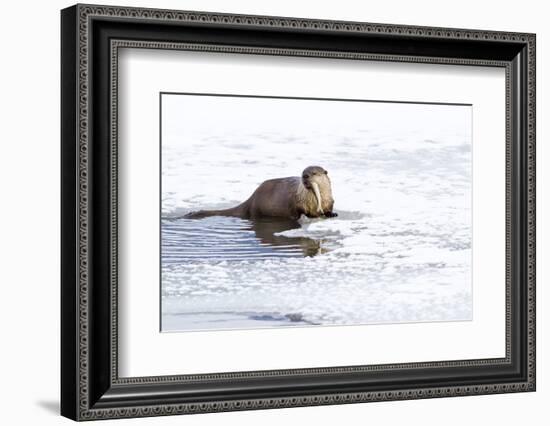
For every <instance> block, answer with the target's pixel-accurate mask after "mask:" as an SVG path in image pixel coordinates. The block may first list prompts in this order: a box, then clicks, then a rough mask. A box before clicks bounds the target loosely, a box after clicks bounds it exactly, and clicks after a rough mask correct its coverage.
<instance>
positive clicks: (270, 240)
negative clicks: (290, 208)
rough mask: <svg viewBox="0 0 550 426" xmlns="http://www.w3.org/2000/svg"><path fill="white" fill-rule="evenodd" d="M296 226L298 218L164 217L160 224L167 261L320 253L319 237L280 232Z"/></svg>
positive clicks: (294, 255)
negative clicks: (288, 234) (292, 219)
mask: <svg viewBox="0 0 550 426" xmlns="http://www.w3.org/2000/svg"><path fill="white" fill-rule="evenodd" d="M297 228H300V224H299V223H298V222H296V221H290V220H284V219H261V220H254V221H251V220H244V219H239V218H235V217H223V216H215V217H209V218H205V219H185V218H173V219H171V218H164V219H163V220H162V225H161V231H162V261H163V263H164V264H178V263H186V262H190V261H192V262H201V261H224V260H225V261H236V260H243V259H248V260H251V259H267V258H274V257H277V258H288V257H304V256H314V255H316V254H318V253H320V251H321V246H320V243H319V241H316V240H313V239H311V238H307V237H287V236H283V235H277V234H278V233H280V232H284V231H288V230H291V229H297Z"/></svg>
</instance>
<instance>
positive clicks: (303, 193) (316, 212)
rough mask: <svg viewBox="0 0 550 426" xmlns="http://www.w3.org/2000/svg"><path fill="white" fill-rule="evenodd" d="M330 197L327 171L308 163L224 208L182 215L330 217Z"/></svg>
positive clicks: (263, 184)
mask: <svg viewBox="0 0 550 426" xmlns="http://www.w3.org/2000/svg"><path fill="white" fill-rule="evenodd" d="M333 205H334V199H333V198H332V188H331V185H330V179H329V177H328V174H327V171H326V170H325V169H323V168H322V167H319V166H309V167H307V168H306V169H304V171H303V172H302V177H301V178H300V177H298V176H292V177H286V178H279V179H270V180H266V181H265V182H263V183H262V184H261V185H260V186H259V187H258V188H257V189H256V190H255V191H254V193H253V194H252V195H251V196H250V198H249V199H248V200H246V201H245V202H243V203H241V204H239V205H238V206H236V207H232V208H230V209H225V210H200V211H198V212H192V213H188V214H187V215H185V217H186V218H188V219H201V218H203V217H208V216H233V217H240V218H242V219H258V218H266V217H271V218H283V219H290V220H297V219H299V218H300V216H301V215H305V216H307V217H310V218H315V217H322V216H324V217H334V216H336V213H334V212H333V211H332V208H333Z"/></svg>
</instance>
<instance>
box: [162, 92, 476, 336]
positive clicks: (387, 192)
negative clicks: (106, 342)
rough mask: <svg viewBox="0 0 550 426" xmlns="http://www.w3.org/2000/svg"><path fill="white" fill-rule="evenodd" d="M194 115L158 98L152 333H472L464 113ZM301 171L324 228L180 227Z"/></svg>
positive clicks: (253, 106)
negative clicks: (339, 329) (318, 184)
mask: <svg viewBox="0 0 550 426" xmlns="http://www.w3.org/2000/svg"><path fill="white" fill-rule="evenodd" d="M207 101H208V99H207V100H204V99H202V100H199V101H197V100H196V99H194V98H193V97H190V96H189V97H186V96H176V95H174V96H165V97H163V121H162V126H163V140H162V141H163V143H162V216H163V218H162V223H161V232H162V292H161V294H162V330H163V331H185V330H211V329H236V328H237V329H238V328H263V327H281V326H296V325H297V326H312V325H351V324H372V323H390V322H391V323H394V322H416V321H457V320H470V319H471V315H472V283H471V276H470V275H471V152H472V151H471V133H470V132H471V122H470V115H471V111H470V108H469V107H462V106H440V105H436V106H433V105H431V106H426V105H407V104H372V103H365V104H362V103H359V104H357V103H355V104H354V105H349V103H347V104H346V103H344V102H340V103H337V102H332V103H330V104H331V105H324V104H328V103H327V102H324V103H323V102H320V101H317V104H316V105H317V106H315V108H317V110H315V108H314V107H313V106H310V107H308V111H310V114H313V116H314V117H316V118H315V119H309V120H310V121H308V119H301V120H298V121H297V119H295V117H296V116H298V115H299V114H297V113H296V111H297V108H298V107H297V106H296V105H303V102H310V103H312V102H313V101H296V100H294V101H287V102H294V104H292V105H291V104H289V103H286V104H285V103H284V102H283V101H278V103H277V104H276V105H275V106H274V104H273V103H270V105H269V108H270V113H269V114H267V113H265V114H263V112H265V111H264V110H263V109H262V108H263V107H262V105H264V104H262V102H273V101H274V100H261V99H260V100H258V99H246V98H245V99H242V100H239V102H240V103H237V104H234V103H230V102H229V101H230V99H222V100H216V101H215V102H214V101H213V100H212V99H210V100H209V102H207ZM254 101H256V102H254ZM260 101H261V102H260ZM213 102H214V103H213ZM224 102H227V105H225V104H224ZM258 102H259V103H258ZM296 102H302V104H295V103H296ZM320 104H321V105H320ZM340 104H342V105H340ZM344 104H346V105H344ZM312 105H313V104H312ZM216 108H217V109H219V111H218V110H216ZM224 108H225V109H224ZM312 108H313V109H314V111H313V112H311V111H312ZM182 109H184V110H185V111H186V113H190V114H191V115H192V116H191V117H189V121H186V122H185V124H186V125H183V124H181V123H182V120H181V116H182ZM206 110H208V112H209V113H211V114H214V115H216V114H220V115H221V114H222V113H224V114H226V115H229V116H230V118H232V119H229V118H228V119H227V122H222V123H219V125H218V126H211V127H209V126H205V125H204V124H201V119H200V118H199V117H195V119H194V116H193V114H195V113H196V114H198V115H200V113H201V112H204V111H206ZM243 111H246V112H248V113H249V114H252V111H255V112H254V113H253V115H254V118H255V120H253V121H249V119H247V121H246V123H248V124H250V125H247V126H244V125H242V124H241V125H238V123H239V121H238V117H236V116H235V117H234V116H232V115H231V114H237V115H239V114H241V115H242V114H243ZM274 116H275V117H278V119H277V120H268V119H267V118H265V117H274ZM239 117H240V115H239ZM308 117H309V115H308ZM334 117H345V120H347V121H349V122H346V123H342V122H341V120H344V119H341V120H340V121H338V120H336V119H335V118H334ZM203 121H204V120H203ZM189 123H196V124H195V125H192V124H191V125H189ZM224 123H225V124H224ZM235 123H237V124H235ZM350 123H351V124H353V125H351V124H350ZM309 165H320V166H322V167H324V168H326V169H327V170H328V171H329V176H330V177H331V179H332V185H333V194H334V199H335V211H336V212H337V213H338V215H339V216H338V217H336V218H330V219H315V220H309V219H306V218H302V219H301V220H300V221H299V222H291V221H278V220H267V219H266V220H262V221H249V220H242V219H238V218H228V217H210V218H205V219H200V220H197V219H193V220H191V219H185V218H182V216H183V215H184V214H185V213H187V212H189V211H194V210H199V209H219V208H227V207H231V206H234V205H237V204H239V203H240V202H242V201H243V200H245V199H247V198H248V197H249V196H250V194H251V193H252V192H253V191H254V189H255V188H256V187H257V186H258V185H259V184H260V183H261V182H262V181H263V180H266V179H270V178H275V177H285V176H292V175H294V176H299V175H300V173H301V171H302V170H303V169H304V168H305V167H306V166H309Z"/></svg>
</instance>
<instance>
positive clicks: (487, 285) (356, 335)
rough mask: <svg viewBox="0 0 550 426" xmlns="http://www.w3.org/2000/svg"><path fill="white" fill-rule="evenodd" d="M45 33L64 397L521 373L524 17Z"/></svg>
mask: <svg viewBox="0 0 550 426" xmlns="http://www.w3.org/2000/svg"><path fill="white" fill-rule="evenodd" d="M61 29H62V31H61V33H62V37H61V38H62V39H61V51H62V76H61V78H62V93H61V97H62V123H61V127H62V143H61V145H62V153H61V155H62V185H61V189H62V283H61V287H62V288H61V306H62V312H61V316H62V329H61V332H62V359H61V363H62V376H61V384H62V389H61V412H62V414H63V415H64V416H66V417H69V418H71V419H74V420H92V419H104V418H121V417H141V416H157V415H169V414H187V413H204V412H213V411H228V410H243V409H265V408H277V407H291V406H307V405H321V404H343V403H354V402H367V401H380V400H399V399H415V398H434V397H444V396H462V395H476V394H489V393H504V392H519V391H534V390H535V35H533V34H523V33H509V32H506V33H505V32H495V31H480V30H463V29H448V28H426V27H413V26H402V25H387V24H369V23H359V22H335V21H322V20H308V19H298V18H281V17H268V16H243V15H228V14H216V13H203V12H186V11H169V10H155V9H138V8H129V7H106V6H97V5H76V6H73V7H70V8H67V9H64V10H63V11H62V13H61Z"/></svg>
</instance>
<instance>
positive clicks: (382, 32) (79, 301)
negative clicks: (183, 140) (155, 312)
mask: <svg viewBox="0 0 550 426" xmlns="http://www.w3.org/2000/svg"><path fill="white" fill-rule="evenodd" d="M125 46H126V47H136V48H140V47H143V48H154V49H188V50H200V51H220V52H233V53H241V54H246V53H255V54H264V55H275V56H278V55H298V56H312V57H326V58H342V59H356V60H361V59H363V60H384V61H398V62H425V63H434V64H458V65H464V66H468V65H485V66H494V67H503V68H505V70H506V104H507V105H506V110H507V117H506V123H507V129H506V198H507V209H506V229H505V230H504V229H503V232H506V356H505V357H504V358H497V359H477V360H459V361H446V362H430V363H411V364H386V365H362V366H361V365H360V366H326V368H317V369H301V370H272V371H253V372H242V373H219V374H205V375H193V376H189V375H181V376H160V377H135V378H120V377H119V376H118V365H117V363H118V357H117V345H118V343H117V342H118V339H117V337H118V327H117V303H118V300H117V215H116V213H117V211H116V203H117V191H118V189H117V126H116V119H117V84H118V81H117V52H118V49H119V48H120V47H125ZM61 51H62V64H61V65H62V75H61V83H62V84H61V87H62V92H61V99H62V117H61V131H62V140H61V160H62V173H61V179H62V183H61V190H62V217H61V221H62V234H61V241H62V283H61V309H62V310H61V321H62V327H61V413H62V415H64V416H66V417H69V418H71V419H74V420H92V419H105V418H119V417H139V416H159V415H169V414H186V413H204V412H214V411H229V410H246V409H263V408H278V407H292V406H307V405H321V404H343V403H355V402H367V401H380V400H400V399H414V398H435V397H443V396H464V395H477V394H490V393H504V392H520V391H534V390H535V35H534V34H522V33H509V32H494V31H478V30H463V29H449V28H426V27H413V26H402V25H382V24H369V23H358V22H334V21H321V20H308V19H293V18H278V17H266V16H242V15H227V14H214V13H201V12H182V11H168V10H153V9H134V8H126V7H104V6H96V5H76V6H73V7H70V8H67V9H64V10H63V11H62V12H61ZM503 214H504V212H503Z"/></svg>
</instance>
